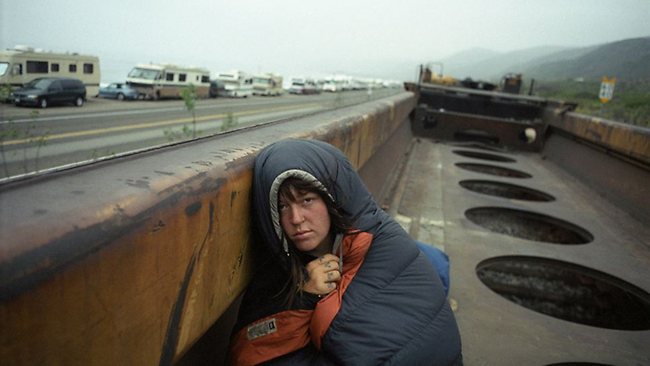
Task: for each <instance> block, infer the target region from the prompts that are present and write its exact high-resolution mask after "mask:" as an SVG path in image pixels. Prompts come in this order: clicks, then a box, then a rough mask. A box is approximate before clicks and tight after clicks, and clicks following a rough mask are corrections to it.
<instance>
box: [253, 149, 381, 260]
mask: <svg viewBox="0 0 650 366" xmlns="http://www.w3.org/2000/svg"><path fill="white" fill-rule="evenodd" d="M253 174H254V175H253V214H254V220H255V221H256V224H257V227H258V229H259V230H260V234H261V236H260V238H261V240H263V241H264V245H267V246H268V247H269V249H270V250H271V251H272V253H274V254H276V255H277V256H279V258H281V259H280V260H281V262H282V263H283V265H284V266H285V268H289V261H288V259H287V257H286V254H285V253H284V249H283V243H282V227H281V225H280V220H279V213H278V210H277V202H278V201H277V199H278V190H279V188H280V185H281V184H282V182H284V180H286V179H287V178H300V179H303V180H306V181H308V182H310V183H311V184H312V185H314V186H315V187H316V188H318V189H320V190H321V191H323V192H325V193H327V194H328V195H329V196H330V197H331V198H332V199H333V200H334V202H336V203H337V204H338V205H339V207H341V209H342V211H343V212H341V214H342V215H343V216H344V217H346V218H347V219H349V222H351V223H352V225H353V227H354V228H355V229H359V230H361V231H369V232H372V231H374V228H376V227H378V225H380V224H381V223H382V222H383V221H386V218H387V216H388V215H387V214H386V213H384V212H383V211H382V210H381V209H379V207H378V205H377V203H376V202H375V200H374V199H373V197H372V196H371V195H370V192H368V190H367V189H366V187H365V185H364V184H363V182H362V181H361V178H360V177H359V175H358V174H357V172H356V171H355V170H354V168H353V167H352V165H351V164H350V162H349V160H348V159H347V157H346V156H345V155H343V153H342V152H341V151H340V150H338V149H337V148H335V147H334V146H332V145H329V144H327V143H325V142H322V141H317V140H296V139H290V140H283V141H279V142H276V143H273V144H271V145H269V146H267V147H265V148H264V149H263V150H262V151H261V152H260V153H259V155H258V156H257V157H256V158H255V166H254V172H253Z"/></svg>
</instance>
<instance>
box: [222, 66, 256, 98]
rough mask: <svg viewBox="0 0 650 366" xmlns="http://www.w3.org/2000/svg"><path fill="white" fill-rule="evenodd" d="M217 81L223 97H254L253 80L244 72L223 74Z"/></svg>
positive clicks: (235, 71) (237, 71)
mask: <svg viewBox="0 0 650 366" xmlns="http://www.w3.org/2000/svg"><path fill="white" fill-rule="evenodd" d="M216 80H217V83H218V84H219V93H220V95H221V96H224V97H234V98H238V97H241V98H246V97H248V96H249V95H253V78H252V77H251V76H250V75H248V74H247V73H245V72H243V71H239V70H232V71H230V72H222V73H219V74H218V75H217V79H216Z"/></svg>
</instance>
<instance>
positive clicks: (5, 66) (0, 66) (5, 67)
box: [0, 62, 9, 76]
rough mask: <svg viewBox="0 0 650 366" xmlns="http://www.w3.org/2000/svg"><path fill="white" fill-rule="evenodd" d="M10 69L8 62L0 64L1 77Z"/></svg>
mask: <svg viewBox="0 0 650 366" xmlns="http://www.w3.org/2000/svg"><path fill="white" fill-rule="evenodd" d="M8 69H9V63H8V62H0V76H2V75H4V74H5V73H6V72H7V70H8Z"/></svg>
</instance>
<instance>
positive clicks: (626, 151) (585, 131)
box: [550, 112, 650, 165]
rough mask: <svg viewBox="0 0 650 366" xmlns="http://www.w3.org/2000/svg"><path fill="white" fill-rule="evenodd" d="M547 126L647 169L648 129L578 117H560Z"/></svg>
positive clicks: (563, 115) (649, 158)
mask: <svg viewBox="0 0 650 366" xmlns="http://www.w3.org/2000/svg"><path fill="white" fill-rule="evenodd" d="M550 125H551V126H552V127H554V128H557V129H559V130H563V131H566V132H568V133H570V134H571V135H573V136H575V137H577V138H579V139H582V140H584V141H587V142H590V143H593V144H595V145H598V146H600V147H602V148H604V149H608V150H610V151H612V152H615V153H618V154H620V155H621V156H623V157H627V158H632V159H637V160H639V161H641V162H643V163H645V164H647V165H650V129H648V128H643V127H638V126H634V125H629V124H625V123H620V122H614V121H610V120H606V119H603V118H598V117H590V116H585V115H583V114H578V113H571V112H570V113H565V114H560V116H559V118H552V119H550Z"/></svg>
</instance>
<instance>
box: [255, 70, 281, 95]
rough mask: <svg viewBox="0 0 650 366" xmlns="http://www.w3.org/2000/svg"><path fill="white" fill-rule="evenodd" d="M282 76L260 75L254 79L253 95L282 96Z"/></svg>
mask: <svg viewBox="0 0 650 366" xmlns="http://www.w3.org/2000/svg"><path fill="white" fill-rule="evenodd" d="M282 90H283V89H282V76H280V75H276V74H271V73H268V74H260V75H255V76H254V77H253V94H255V95H276V96H277V95H281V94H282Z"/></svg>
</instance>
